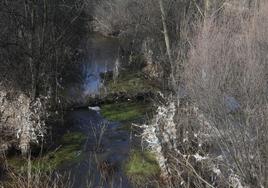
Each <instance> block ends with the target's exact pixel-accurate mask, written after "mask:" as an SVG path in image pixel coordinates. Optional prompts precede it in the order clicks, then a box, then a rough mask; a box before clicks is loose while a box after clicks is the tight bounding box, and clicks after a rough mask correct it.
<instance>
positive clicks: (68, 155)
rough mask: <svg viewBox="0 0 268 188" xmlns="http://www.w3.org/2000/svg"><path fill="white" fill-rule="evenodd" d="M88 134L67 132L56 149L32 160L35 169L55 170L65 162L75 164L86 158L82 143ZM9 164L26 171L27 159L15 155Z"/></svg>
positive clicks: (32, 167)
mask: <svg viewBox="0 0 268 188" xmlns="http://www.w3.org/2000/svg"><path fill="white" fill-rule="evenodd" d="M85 140H86V136H85V135H84V134H82V133H79V132H72V133H66V134H65V135H63V137H62V138H61V144H62V145H61V146H60V147H59V148H58V149H57V150H55V151H51V152H48V153H46V154H44V155H43V156H42V157H39V158H37V159H33V160H32V161H31V169H32V170H33V171H53V170H55V169H57V168H58V167H59V166H61V165H64V164H73V163H76V162H79V161H80V160H81V159H83V158H84V155H83V153H82V150H81V149H82V148H81V146H82V144H83V143H84V142H85ZM8 163H9V165H10V166H11V167H12V168H14V169H15V170H19V171H22V172H23V171H26V170H27V164H28V162H27V159H22V158H21V157H13V158H10V159H8Z"/></svg>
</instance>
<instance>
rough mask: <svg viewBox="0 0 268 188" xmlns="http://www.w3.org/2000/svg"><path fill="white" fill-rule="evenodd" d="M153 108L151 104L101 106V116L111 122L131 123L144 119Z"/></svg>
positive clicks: (126, 103)
mask: <svg viewBox="0 0 268 188" xmlns="http://www.w3.org/2000/svg"><path fill="white" fill-rule="evenodd" d="M151 108H152V106H151V104H149V103H141V102H136V103H134V102H132V103H130V102H120V103H114V104H105V105H103V106H101V114H102V115H103V116H104V117H105V118H107V119H108V120H111V121H130V120H135V119H138V118H141V117H143V116H144V115H145V114H146V112H149V111H150V110H151Z"/></svg>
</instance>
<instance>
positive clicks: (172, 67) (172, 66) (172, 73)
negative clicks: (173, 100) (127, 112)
mask: <svg viewBox="0 0 268 188" xmlns="http://www.w3.org/2000/svg"><path fill="white" fill-rule="evenodd" d="M158 2H159V6H160V10H161V18H162V25H163V35H164V38H165V44H166V51H167V55H168V60H169V64H170V78H171V86H172V90H174V91H176V80H175V62H174V61H173V60H172V54H171V48H170V39H169V35H168V28H167V21H166V13H165V8H164V3H163V0H158Z"/></svg>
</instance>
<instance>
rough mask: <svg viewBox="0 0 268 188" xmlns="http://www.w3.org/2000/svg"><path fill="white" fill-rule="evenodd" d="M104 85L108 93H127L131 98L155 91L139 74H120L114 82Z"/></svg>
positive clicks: (110, 81) (107, 82)
mask: <svg viewBox="0 0 268 188" xmlns="http://www.w3.org/2000/svg"><path fill="white" fill-rule="evenodd" d="M105 85H106V89H107V90H108V92H109V93H127V94H128V95H132V96H134V95H136V94H137V93H146V92H150V91H155V90H156V88H154V87H153V86H152V85H151V84H150V83H149V82H148V80H146V79H145V78H144V77H143V76H142V74H141V73H128V72H126V73H122V74H121V75H120V76H119V78H118V79H117V80H116V81H113V80H109V81H106V83H105Z"/></svg>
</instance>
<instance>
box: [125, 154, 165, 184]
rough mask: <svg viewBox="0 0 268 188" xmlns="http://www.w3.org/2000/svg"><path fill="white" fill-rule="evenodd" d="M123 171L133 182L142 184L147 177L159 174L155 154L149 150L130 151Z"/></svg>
mask: <svg viewBox="0 0 268 188" xmlns="http://www.w3.org/2000/svg"><path fill="white" fill-rule="evenodd" d="M125 171H126V174H127V176H128V177H129V178H130V180H131V181H133V183H135V184H143V183H145V182H146V181H147V180H148V179H152V178H156V177H157V176H158V175H159V174H160V168H159V166H158V163H157V161H156V159H155V156H154V154H152V153H151V152H149V151H144V152H140V151H135V150H134V151H132V152H131V154H130V157H129V160H128V161H127V163H126V164H125Z"/></svg>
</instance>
